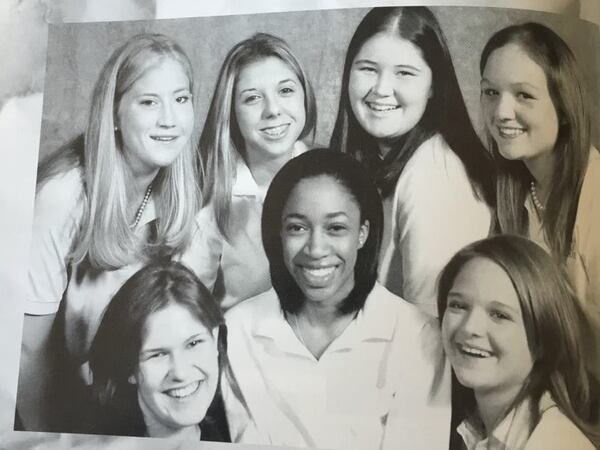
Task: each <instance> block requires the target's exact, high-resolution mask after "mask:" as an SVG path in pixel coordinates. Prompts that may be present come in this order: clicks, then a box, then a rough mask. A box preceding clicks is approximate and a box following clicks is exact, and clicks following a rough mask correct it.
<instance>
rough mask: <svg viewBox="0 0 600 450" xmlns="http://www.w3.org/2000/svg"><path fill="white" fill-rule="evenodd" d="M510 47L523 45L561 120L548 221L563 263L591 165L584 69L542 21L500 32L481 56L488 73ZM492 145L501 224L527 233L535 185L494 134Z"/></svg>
mask: <svg viewBox="0 0 600 450" xmlns="http://www.w3.org/2000/svg"><path fill="white" fill-rule="evenodd" d="M508 44H516V45H518V46H519V47H520V48H521V49H522V50H523V51H524V52H525V53H527V55H528V56H529V57H530V58H531V59H532V60H533V61H534V62H535V63H536V64H538V65H539V66H540V67H541V68H542V69H543V71H544V73H545V74H546V79H547V83H548V91H549V92H550V98H551V99H552V103H553V104H554V107H555V108H556V112H557V115H558V118H559V130H558V137H557V140H556V143H555V145H554V155H555V158H554V162H553V168H552V171H553V176H552V180H553V181H552V185H551V188H550V194H549V196H548V201H547V203H546V204H547V206H546V210H545V211H544V212H542V223H543V228H544V235H545V238H546V241H547V242H548V243H549V245H550V248H551V250H552V254H553V255H554V257H555V258H556V259H557V261H560V262H564V261H566V259H567V257H568V256H569V254H570V252H571V247H572V244H573V228H574V226H575V218H576V215H577V203H578V199H579V194H580V193H581V186H582V185H583V178H584V176H585V171H586V168H587V164H588V158H589V153H590V145H591V137H590V136H591V120H590V117H589V106H588V99H587V95H586V93H585V85H584V82H583V79H582V76H581V71H580V70H579V68H578V66H577V61H576V60H575V56H574V55H573V53H572V52H571V50H570V49H569V47H568V46H567V44H566V43H565V42H564V41H563V40H562V39H561V38H560V37H559V36H558V35H557V34H556V33H555V32H554V31H552V30H551V29H549V28H548V27H546V26H544V25H541V24H539V23H534V22H529V23H524V24H520V25H513V26H510V27H507V28H504V29H502V30H500V31H498V32H497V33H495V34H494V35H493V36H492V37H491V38H490V40H489V41H488V42H487V44H486V45H485V47H484V49H483V52H482V54H481V61H480V65H479V68H480V72H481V74H482V75H483V72H484V70H485V65H486V63H487V61H488V59H489V57H490V55H491V54H492V53H493V52H494V51H495V50H497V49H499V48H501V47H504V46H505V45H508ZM488 142H489V145H490V147H491V151H492V155H493V158H494V160H495V162H496V166H497V168H498V180H497V187H496V199H497V212H496V215H497V226H498V228H499V230H500V232H502V233H514V234H522V235H526V234H527V226H528V221H527V211H526V209H525V207H524V203H525V199H526V197H527V194H528V192H529V184H530V183H531V181H532V176H531V173H529V171H528V170H527V168H526V167H525V164H524V163H523V162H522V161H511V160H507V159H505V158H503V157H502V155H500V152H499V151H498V147H497V145H496V143H495V141H494V139H493V137H492V136H491V134H490V133H489V130H488Z"/></svg>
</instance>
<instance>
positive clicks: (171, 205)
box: [37, 34, 201, 269]
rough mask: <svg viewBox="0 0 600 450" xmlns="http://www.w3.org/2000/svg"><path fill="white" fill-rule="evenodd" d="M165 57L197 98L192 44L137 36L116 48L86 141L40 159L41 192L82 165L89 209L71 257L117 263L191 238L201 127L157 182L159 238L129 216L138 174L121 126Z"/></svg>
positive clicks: (99, 264) (96, 94)
mask: <svg viewBox="0 0 600 450" xmlns="http://www.w3.org/2000/svg"><path fill="white" fill-rule="evenodd" d="M165 59H171V60H174V61H177V62H178V63H179V64H180V65H181V67H182V69H183V71H184V73H185V74H186V76H187V79H188V83H189V91H190V93H192V96H193V93H194V75H193V71H192V64H191V62H190V60H189V58H188V56H187V55H186V53H185V52H184V50H183V49H182V48H181V47H180V46H179V45H178V44H177V43H176V42H175V41H173V40H172V39H171V38H169V37H167V36H164V35H162V34H139V35H136V36H133V37H131V38H129V39H128V40H127V41H126V42H125V43H124V44H123V45H122V46H120V47H119V48H117V49H116V50H115V51H114V52H113V53H112V55H111V56H110V58H109V59H108V61H107V62H106V64H105V65H104V67H103V68H102V71H101V73H100V76H99V79H98V81H97V82H96V85H95V87H94V90H93V94H92V98H91V108H90V114H89V120H88V124H87V129H86V132H85V136H84V139H83V142H82V139H81V138H78V139H75V140H73V141H72V142H70V143H69V144H68V145H66V146H63V147H61V149H59V150H58V151H57V152H55V153H53V154H51V155H49V156H48V157H47V158H46V159H44V160H43V161H41V163H40V166H39V170H38V181H37V189H38V190H39V189H40V187H41V186H42V185H43V184H44V183H45V182H46V181H48V180H49V179H51V178H53V177H55V176H57V175H59V174H61V173H64V172H66V171H68V170H69V169H72V168H74V167H80V168H81V169H82V182H83V185H84V191H85V192H84V214H83V220H82V224H81V231H80V233H79V236H78V238H77V239H76V246H75V248H74V249H73V251H72V254H71V255H70V257H71V258H72V260H73V261H75V262H81V261H82V260H83V259H86V261H87V262H88V263H89V264H90V266H91V267H93V268H95V269H115V268H119V267H122V266H124V265H126V264H128V263H130V262H131V260H132V258H139V253H140V252H143V253H147V254H149V255H155V254H157V253H158V252H162V253H175V252H178V251H180V250H183V249H184V248H185V247H186V245H187V244H188V242H189V239H190V237H191V232H192V227H193V225H194V219H195V216H196V213H197V211H198V209H199V208H200V205H201V192H200V188H199V178H200V173H201V170H200V171H199V168H201V165H200V164H199V161H198V160H199V158H198V151H197V146H196V143H197V142H198V130H197V127H195V129H194V130H193V132H192V136H191V138H190V142H189V144H188V145H187V147H186V148H185V149H184V150H183V151H182V152H181V154H180V155H179V156H178V157H177V159H176V160H175V161H174V162H173V163H172V164H171V165H170V166H168V167H164V168H162V169H160V170H159V172H158V175H157V176H156V179H155V180H154V181H153V183H152V186H153V189H152V195H153V198H154V199H155V206H156V209H157V217H158V220H157V221H156V233H155V238H154V239H153V240H152V242H141V241H140V239H139V238H138V237H137V236H136V235H135V233H134V231H133V230H132V229H131V227H130V223H129V220H128V218H127V217H126V211H127V207H126V206H127V205H126V204H127V190H128V186H129V179H130V177H131V174H130V169H129V167H128V164H127V162H126V158H125V156H124V149H123V145H122V142H121V132H120V130H117V129H116V128H115V125H116V124H117V123H116V122H117V119H116V117H117V111H118V109H119V103H120V101H121V99H122V98H123V96H124V95H125V94H126V93H127V92H128V91H129V90H130V89H131V88H132V86H133V85H134V84H135V83H136V81H137V80H138V79H140V77H142V76H143V75H144V74H145V73H147V71H148V70H150V69H152V68H154V67H156V66H157V65H158V64H160V63H161V62H162V61H164V60H165Z"/></svg>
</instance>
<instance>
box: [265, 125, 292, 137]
mask: <svg viewBox="0 0 600 450" xmlns="http://www.w3.org/2000/svg"><path fill="white" fill-rule="evenodd" d="M289 128H290V124H289V123H282V124H279V125H272V126H268V127H263V128H261V129H260V132H261V133H262V134H263V135H264V136H266V137H267V138H268V139H281V138H283V137H284V136H285V135H286V134H287V132H288V130H289Z"/></svg>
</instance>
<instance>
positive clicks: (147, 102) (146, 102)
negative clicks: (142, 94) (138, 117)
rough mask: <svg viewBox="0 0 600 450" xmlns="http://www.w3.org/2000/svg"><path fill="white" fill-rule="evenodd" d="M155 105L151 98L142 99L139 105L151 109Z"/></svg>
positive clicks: (155, 102)
mask: <svg viewBox="0 0 600 450" xmlns="http://www.w3.org/2000/svg"><path fill="white" fill-rule="evenodd" d="M156 104H157V101H156V100H154V99H152V98H143V99H141V100H140V105H142V106H147V107H151V106H154V105H156Z"/></svg>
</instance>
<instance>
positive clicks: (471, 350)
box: [455, 342, 495, 360]
mask: <svg viewBox="0 0 600 450" xmlns="http://www.w3.org/2000/svg"><path fill="white" fill-rule="evenodd" d="M455 345H456V348H457V350H458V352H459V353H460V354H461V355H462V356H465V357H467V358H473V359H482V360H483V359H488V358H492V357H493V356H495V354H494V352H492V351H490V350H486V349H484V348H481V347H479V346H477V345H472V344H466V343H460V342H457V343H456V344H455Z"/></svg>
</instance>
